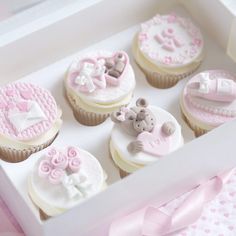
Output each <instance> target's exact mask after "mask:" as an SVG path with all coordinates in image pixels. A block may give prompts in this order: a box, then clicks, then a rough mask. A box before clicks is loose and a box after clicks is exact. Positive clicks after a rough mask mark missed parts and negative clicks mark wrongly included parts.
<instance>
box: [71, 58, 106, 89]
mask: <svg viewBox="0 0 236 236" xmlns="http://www.w3.org/2000/svg"><path fill="white" fill-rule="evenodd" d="M104 63H105V62H104V60H98V61H95V60H91V59H90V60H87V61H84V62H82V63H81V64H82V65H81V69H80V72H79V75H78V76H77V77H76V78H75V83H76V84H78V85H80V86H83V87H85V88H86V89H87V90H88V92H90V93H91V92H93V91H94V90H95V89H96V87H100V88H104V87H106V81H105V75H104V72H105V70H106V68H105V66H104Z"/></svg>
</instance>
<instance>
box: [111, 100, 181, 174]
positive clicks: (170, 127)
mask: <svg viewBox="0 0 236 236" xmlns="http://www.w3.org/2000/svg"><path fill="white" fill-rule="evenodd" d="M111 119H112V121H113V122H114V123H115V125H114V127H113V129H112V133H111V140H110V153H111V156H112V159H113V161H114V163H115V164H116V165H117V167H118V168H119V169H120V174H121V177H124V176H126V175H128V174H130V173H132V172H134V171H136V170H138V169H140V168H142V167H144V166H146V165H148V164H151V163H154V162H156V161H158V160H159V159H160V158H162V157H163V156H165V155H167V154H169V153H171V152H173V151H174V150H176V149H178V148H179V147H181V146H182V145H183V137H182V133H181V127H180V125H179V124H178V122H177V120H176V119H175V118H174V117H173V116H172V115H171V114H170V113H168V112H167V111H165V110H163V109H161V108H159V107H155V106H149V105H148V102H147V100H145V99H143V98H140V99H138V100H137V101H136V106H134V107H131V108H127V107H122V108H121V109H120V110H119V111H116V112H113V113H112V115H111Z"/></svg>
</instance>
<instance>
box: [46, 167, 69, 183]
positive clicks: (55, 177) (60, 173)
mask: <svg viewBox="0 0 236 236" xmlns="http://www.w3.org/2000/svg"><path fill="white" fill-rule="evenodd" d="M64 175H65V171H64V170H62V169H53V170H52V171H51V173H50V175H49V176H48V180H49V182H50V183H51V184H60V183H61V181H62V178H63V177H64Z"/></svg>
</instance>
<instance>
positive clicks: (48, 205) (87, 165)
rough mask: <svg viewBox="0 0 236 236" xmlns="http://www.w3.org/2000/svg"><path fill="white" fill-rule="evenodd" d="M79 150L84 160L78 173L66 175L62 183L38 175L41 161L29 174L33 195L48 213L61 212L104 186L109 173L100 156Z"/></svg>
mask: <svg viewBox="0 0 236 236" xmlns="http://www.w3.org/2000/svg"><path fill="white" fill-rule="evenodd" d="M46 150H47V149H46ZM78 150H79V153H80V159H81V163H82V165H81V167H80V170H79V174H73V176H69V177H68V176H67V178H66V179H64V180H63V184H56V185H53V184H51V183H50V182H48V181H47V180H46V179H44V178H41V177H39V175H38V164H39V163H37V164H36V165H35V168H34V170H33V171H32V173H31V174H30V176H29V182H28V183H29V189H28V191H29V194H30V197H31V198H32V200H33V201H34V202H35V203H36V204H37V205H38V206H39V208H41V209H42V210H43V211H44V212H45V213H46V214H47V215H49V216H55V215H58V214H60V213H62V212H64V211H66V210H68V209H70V208H72V207H74V206H75V205H77V204H78V203H80V202H82V201H84V200H85V199H87V198H88V197H91V196H93V195H95V194H97V193H98V192H100V191H101V190H103V188H104V183H105V178H106V177H105V176H104V172H103V169H102V167H101V165H100V163H99V162H98V160H97V159H96V158H95V157H93V156H92V155H91V154H90V153H88V152H86V151H84V150H82V149H78ZM43 153H45V150H43V151H41V152H39V153H36V154H33V156H42V154H43ZM39 161H40V160H39ZM75 187H76V188H75Z"/></svg>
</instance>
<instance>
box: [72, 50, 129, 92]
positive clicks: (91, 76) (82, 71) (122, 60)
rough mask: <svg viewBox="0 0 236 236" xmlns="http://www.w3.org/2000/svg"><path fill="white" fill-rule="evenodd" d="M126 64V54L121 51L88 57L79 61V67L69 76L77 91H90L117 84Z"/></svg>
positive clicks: (127, 59)
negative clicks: (106, 55) (107, 55)
mask: <svg viewBox="0 0 236 236" xmlns="http://www.w3.org/2000/svg"><path fill="white" fill-rule="evenodd" d="M128 64H129V58H128V55H127V54H126V53H125V52H123V51H122V52H116V53H115V54H114V55H112V56H110V57H102V56H99V57H91V58H90V57H88V58H84V59H82V60H80V61H79V66H78V67H79V69H78V70H77V71H74V72H72V73H71V75H70V77H71V79H72V81H73V84H74V85H75V86H77V88H78V90H79V91H81V92H85V93H87V92H89V93H92V92H94V91H95V90H96V89H105V88H106V87H107V84H109V85H111V86H118V85H119V84H120V81H121V80H122V78H123V74H124V73H125V71H126V68H127V66H128Z"/></svg>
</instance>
